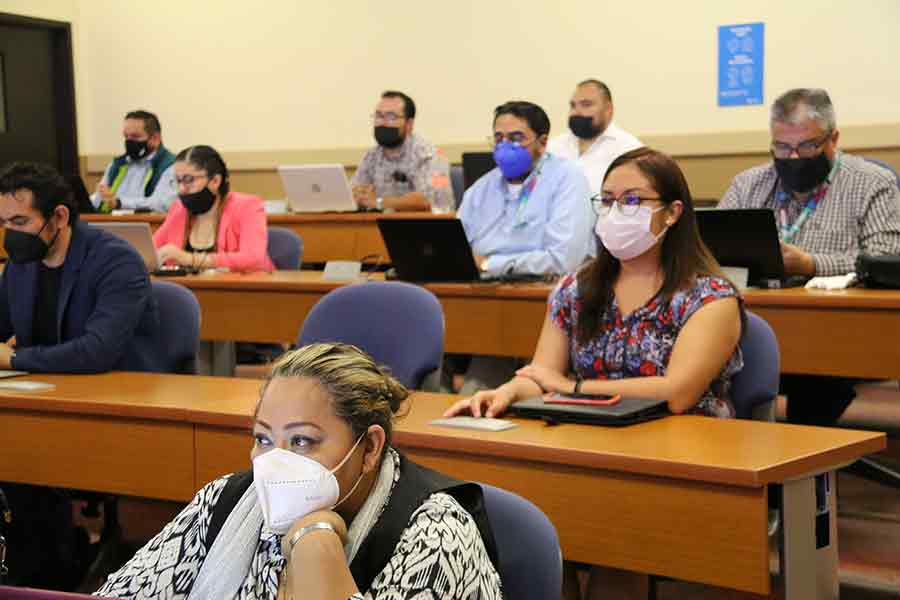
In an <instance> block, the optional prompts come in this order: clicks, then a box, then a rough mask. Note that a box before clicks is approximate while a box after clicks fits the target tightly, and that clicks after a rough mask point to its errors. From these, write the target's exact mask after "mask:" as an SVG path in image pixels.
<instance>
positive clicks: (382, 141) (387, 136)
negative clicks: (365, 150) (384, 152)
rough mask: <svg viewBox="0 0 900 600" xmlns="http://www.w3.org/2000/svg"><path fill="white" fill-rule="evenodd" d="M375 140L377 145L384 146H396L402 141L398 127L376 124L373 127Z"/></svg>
mask: <svg viewBox="0 0 900 600" xmlns="http://www.w3.org/2000/svg"><path fill="white" fill-rule="evenodd" d="M375 141H376V142H378V145H379V146H384V147H385V148H396V147H397V146H399V145H400V144H402V143H403V136H402V135H400V128H399V127H385V126H384V125H378V126H377V127H375Z"/></svg>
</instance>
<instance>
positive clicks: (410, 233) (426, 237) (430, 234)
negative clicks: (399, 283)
mask: <svg viewBox="0 0 900 600" xmlns="http://www.w3.org/2000/svg"><path fill="white" fill-rule="evenodd" d="M376 223H377V224H378V230H379V231H380V232H381V237H382V238H384V245H385V246H386V247H387V250H388V254H390V256H391V262H392V263H393V265H394V269H396V271H397V277H398V278H399V279H402V280H403V281H417V282H422V283H431V282H439V281H443V282H450V281H463V282H465V281H480V280H481V273H480V272H479V271H478V267H477V266H476V265H475V257H474V256H473V255H472V248H471V247H469V241H468V240H467V239H466V232H465V230H464V229H463V226H462V222H461V221H460V220H459V219H376Z"/></svg>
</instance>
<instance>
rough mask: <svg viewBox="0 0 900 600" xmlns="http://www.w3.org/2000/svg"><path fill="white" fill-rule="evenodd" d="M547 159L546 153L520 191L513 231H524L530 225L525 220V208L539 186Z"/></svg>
mask: <svg viewBox="0 0 900 600" xmlns="http://www.w3.org/2000/svg"><path fill="white" fill-rule="evenodd" d="M546 157H547V154H546V153H544V155H543V156H541V159H540V160H539V161H538V164H537V166H536V167H535V168H534V171H533V172H532V173H531V175H529V176H528V179H526V180H525V183H524V184H523V185H522V189H521V190H520V191H519V200H518V205H517V206H516V219H515V221H514V222H513V229H522V228H523V227H525V226H526V225H528V222H527V221H525V218H524V217H525V208H526V207H527V206H528V199H529V198H531V192H533V191H534V188H535V187H536V186H537V182H538V177H540V175H541V168H542V167H543V166H544V159H545V158H546Z"/></svg>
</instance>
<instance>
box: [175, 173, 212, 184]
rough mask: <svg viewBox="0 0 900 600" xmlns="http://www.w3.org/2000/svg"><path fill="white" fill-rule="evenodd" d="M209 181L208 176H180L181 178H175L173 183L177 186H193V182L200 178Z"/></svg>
mask: <svg viewBox="0 0 900 600" xmlns="http://www.w3.org/2000/svg"><path fill="white" fill-rule="evenodd" d="M204 177H205V178H207V179H209V175H182V176H181V177H176V178H175V183H176V184H178V185H188V186H190V185H193V184H194V182H195V181H197V180H198V179H202V178H204Z"/></svg>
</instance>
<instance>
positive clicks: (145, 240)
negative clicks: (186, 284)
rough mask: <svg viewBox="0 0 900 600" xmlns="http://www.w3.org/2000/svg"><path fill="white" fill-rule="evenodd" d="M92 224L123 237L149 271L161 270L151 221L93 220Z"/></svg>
mask: <svg viewBox="0 0 900 600" xmlns="http://www.w3.org/2000/svg"><path fill="white" fill-rule="evenodd" d="M91 225H93V226H94V227H98V228H100V229H105V230H106V231H108V232H109V233H111V234H113V235H115V236H117V237H120V238H122V239H123V240H125V241H126V242H128V243H129V244H131V245H132V246H134V248H135V250H137V251H138V254H140V255H141V258H143V259H144V264H145V265H147V271H149V272H150V273H153V272H155V271H158V270H159V257H158V256H157V254H156V246H154V245H153V234H152V233H151V231H150V224H149V223H121V222H115V223H113V222H110V223H102V222H96V221H94V222H92V223H91Z"/></svg>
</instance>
